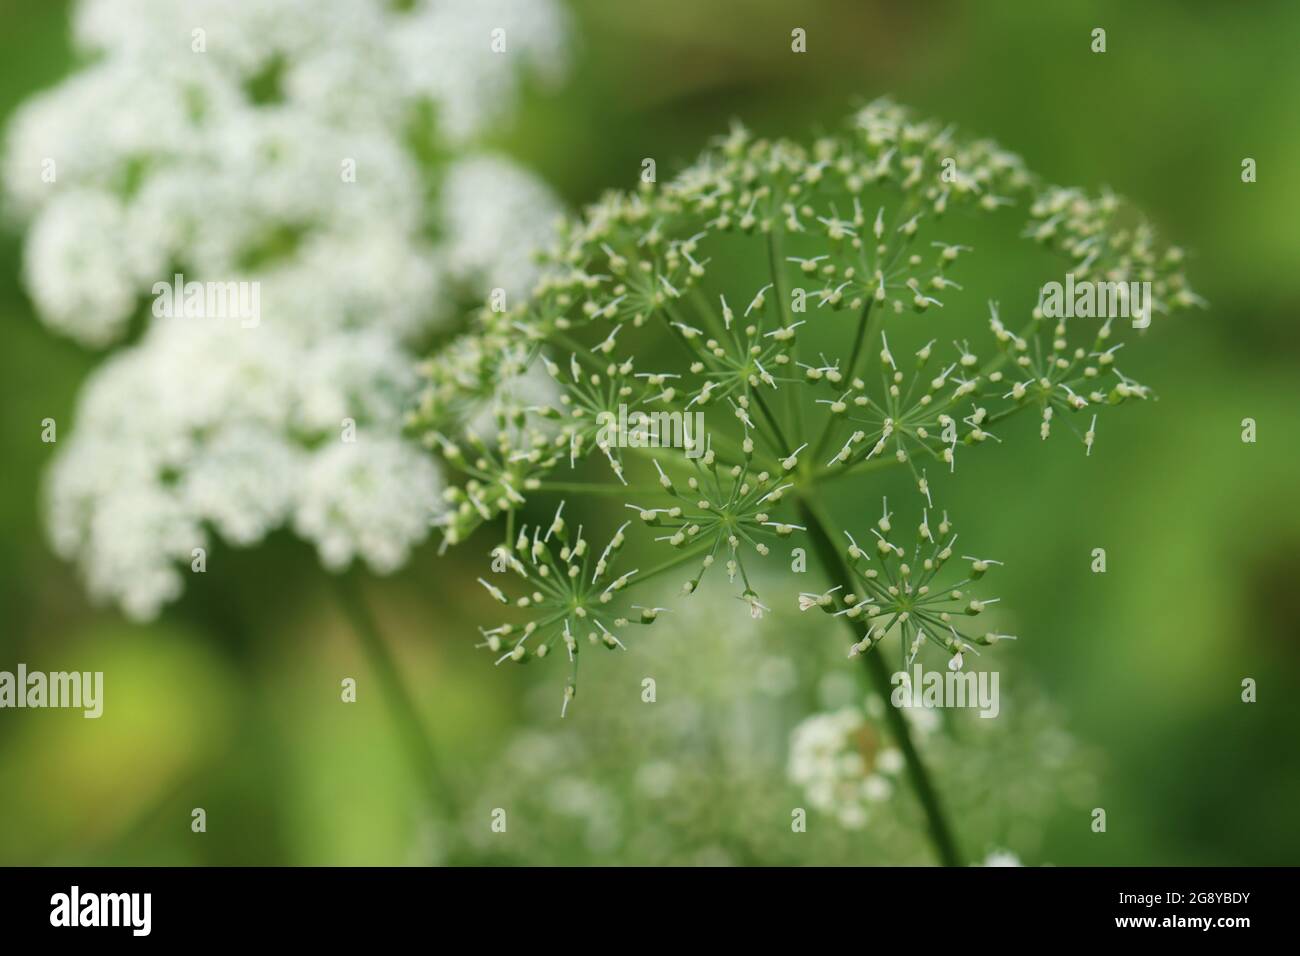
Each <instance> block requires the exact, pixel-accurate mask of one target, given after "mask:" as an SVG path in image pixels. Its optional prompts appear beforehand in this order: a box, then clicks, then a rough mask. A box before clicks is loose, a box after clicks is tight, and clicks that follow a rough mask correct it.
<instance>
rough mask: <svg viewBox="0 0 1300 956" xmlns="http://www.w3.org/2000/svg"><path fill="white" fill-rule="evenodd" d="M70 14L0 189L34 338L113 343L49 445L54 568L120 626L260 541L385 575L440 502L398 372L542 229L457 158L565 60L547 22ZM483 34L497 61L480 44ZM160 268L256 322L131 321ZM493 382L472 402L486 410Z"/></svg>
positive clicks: (489, 164) (369, 4) (427, 12)
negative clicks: (119, 615)
mask: <svg viewBox="0 0 1300 956" xmlns="http://www.w3.org/2000/svg"><path fill="white" fill-rule="evenodd" d="M75 11H76V12H75V17H74V31H75V37H76V41H77V44H78V47H79V49H80V50H82V51H83V52H85V53H86V54H88V59H89V62H88V64H87V65H86V66H85V67H84V68H83V69H81V70H80V71H79V72H77V73H76V74H74V75H73V76H72V77H70V78H69V79H67V80H66V81H64V82H63V83H62V84H60V85H59V86H57V87H55V88H54V89H53V90H50V91H48V92H46V93H43V94H41V95H39V96H37V97H35V98H33V99H32V100H31V101H30V102H28V103H27V104H25V105H23V106H22V107H21V108H20V109H19V110H18V112H17V113H16V115H15V118H14V120H13V122H12V124H11V125H10V127H9V129H8V131H7V137H6V144H5V153H4V166H3V173H4V182H3V186H4V190H5V193H6V197H7V199H8V200H9V202H8V203H7V206H8V207H9V208H10V209H11V210H12V211H13V212H14V213H15V215H16V218H17V220H18V222H19V223H20V224H21V225H23V226H25V227H26V237H25V243H24V280H25V284H26V286H27V289H28V291H29V293H30V295H31V297H32V300H33V302H34V303H35V306H36V310H37V313H38V314H39V316H40V317H41V319H42V320H43V321H44V322H45V323H46V324H47V325H48V326H50V327H51V328H52V329H55V330H56V331H58V332H60V333H63V334H66V335H68V336H70V337H72V338H74V339H75V340H77V341H78V342H80V343H82V344H85V345H88V346H96V347H104V346H108V345H111V344H114V343H118V342H122V341H123V340H129V344H128V345H127V347H125V348H124V349H122V350H121V351H120V352H118V353H117V354H115V355H114V356H113V357H111V358H110V359H109V360H108V361H106V362H105V363H104V365H103V366H102V367H101V368H100V369H98V370H97V371H96V372H95V373H94V374H93V375H92V376H91V379H90V381H89V383H88V384H87V386H86V389H85V391H84V393H83V394H82V396H81V398H80V400H79V402H78V403H77V412H76V415H75V421H74V427H73V429H72V431H71V437H70V438H65V435H67V434H68V432H66V431H64V430H63V429H60V436H59V437H60V438H61V439H63V441H61V442H60V444H59V450H58V454H57V455H56V458H55V460H54V463H53V465H52V468H51V473H50V480H49V484H48V489H47V492H48V493H47V507H46V510H47V513H48V524H49V527H50V532H51V537H52V540H53V543H54V546H55V548H56V550H57V551H58V553H59V554H60V555H61V556H63V557H65V558H67V559H69V560H74V561H76V562H77V563H78V564H79V565H80V566H81V569H82V571H83V573H84V575H85V577H86V580H87V583H88V585H89V589H90V591H91V593H92V595H93V596H94V597H96V598H98V599H106V600H111V601H113V602H115V603H117V604H120V605H121V606H122V607H123V609H124V610H126V611H127V612H128V613H129V614H130V615H132V616H133V617H140V618H147V617H151V616H153V615H155V614H156V613H157V612H158V611H159V609H160V608H161V607H162V606H163V605H164V604H165V603H167V602H168V601H171V600H173V599H175V598H176V597H177V596H178V595H179V594H180V593H181V591H182V589H183V582H184V579H185V573H186V570H185V569H186V566H188V565H190V563H191V561H192V556H193V553H194V550H195V549H198V548H207V547H208V546H209V545H210V543H211V539H212V538H213V537H219V538H221V539H223V540H225V541H226V542H228V543H230V544H234V545H237V546H247V545H251V544H254V543H256V542H258V541H260V540H261V539H262V538H264V537H265V536H266V535H267V534H268V533H270V532H271V531H272V530H274V529H276V528H278V527H282V526H287V527H291V528H292V529H293V530H294V531H295V532H296V533H298V534H299V535H301V536H302V537H304V538H306V539H307V540H309V541H311V542H312V543H314V544H315V545H316V547H317V550H318V552H319V555H320V558H321V561H322V563H323V564H325V565H326V566H327V567H328V568H331V569H341V568H343V567H345V566H347V565H348V564H349V563H350V562H352V561H354V560H363V561H365V562H366V564H367V565H368V566H369V567H370V568H371V569H373V570H375V571H376V572H380V573H386V572H389V571H392V570H394V569H396V568H397V567H400V566H401V565H402V564H403V563H404V562H405V560H406V559H407V556H408V554H409V552H410V550H411V549H412V548H413V547H414V546H416V545H417V544H419V543H420V542H421V541H422V540H424V539H425V538H426V537H427V536H428V533H429V527H430V526H429V521H430V518H431V516H432V515H434V514H436V513H438V512H439V511H440V510H441V508H442V507H443V505H442V502H441V498H440V491H441V489H442V484H443V483H442V479H441V476H440V474H439V469H438V467H437V465H436V463H435V462H434V461H432V460H431V459H430V458H429V456H428V455H426V454H425V453H424V452H423V451H422V449H421V448H420V445H419V443H418V442H417V441H413V440H411V439H410V438H408V437H406V436H404V435H403V434H402V424H403V421H404V419H405V417H406V415H407V414H408V412H409V408H410V406H411V405H412V404H413V403H414V401H415V398H416V394H417V391H418V387H419V384H420V379H419V377H418V375H417V373H416V371H415V364H416V362H415V358H414V356H415V354H416V350H417V349H421V350H422V349H424V348H426V347H427V343H428V342H429V341H430V340H431V338H432V337H433V335H435V334H439V333H440V332H442V331H443V330H445V326H446V323H447V322H448V321H449V320H450V319H451V318H452V317H453V316H455V315H456V314H457V313H458V303H459V302H467V301H478V300H480V299H481V298H482V297H483V296H484V294H485V293H486V291H487V290H488V289H492V288H500V289H502V290H504V291H505V292H506V293H507V294H510V295H516V296H518V295H523V294H524V293H525V292H526V291H527V289H528V288H529V287H530V286H531V284H532V282H533V281H534V280H535V278H536V275H537V269H536V267H535V265H533V264H532V261H531V258H530V257H531V254H532V251H533V249H534V247H536V246H538V245H542V244H544V242H545V241H546V240H547V238H548V236H549V235H550V233H551V231H552V228H553V220H554V218H555V217H556V215H557V213H558V211H559V205H558V203H557V202H556V200H555V199H554V198H553V197H552V195H551V193H550V191H549V190H548V189H547V188H546V187H545V186H544V185H543V184H542V183H541V182H539V181H538V180H537V179H536V177H534V176H533V175H532V174H531V173H529V172H527V171H526V170H523V169H521V168H520V167H518V166H517V165H516V164H514V163H513V162H511V161H509V160H506V159H504V158H501V157H499V156H495V155H491V154H486V153H483V152H481V151H480V150H479V149H477V148H476V147H475V146H474V145H473V138H474V134H475V133H476V131H477V130H478V129H480V128H481V127H482V125H483V124H484V123H487V122H489V121H490V120H493V119H494V118H497V119H499V118H501V117H503V116H505V115H508V113H509V108H510V106H511V104H512V102H513V100H514V96H513V92H514V89H515V87H516V84H517V81H518V71H519V68H520V67H521V66H523V67H524V68H528V67H543V68H544V69H543V70H542V72H545V73H547V74H549V75H554V73H555V72H556V70H557V69H559V68H561V67H562V56H561V54H562V53H563V47H564V37H565V32H566V30H565V18H564V16H563V15H562V12H561V11H560V9H559V8H558V7H557V6H556V5H555V4H554V3H552V2H551V0H528V2H523V0H494V2H491V3H482V2H479V0H416V2H414V3H409V4H392V3H388V2H386V0H348V2H343V0H330V2H326V3H321V2H318V0H285V2H279V3H265V2H260V0H177V2H169V3H161V4H160V3H155V2H151V0H81V2H80V3H78V4H77V6H76V8H75ZM497 28H500V29H504V30H506V31H507V34H508V36H509V41H508V42H509V43H510V50H511V54H512V55H511V56H509V57H502V56H499V55H496V54H494V53H493V52H492V51H491V49H490V48H489V46H488V44H487V42H486V40H485V38H486V37H488V36H489V34H490V32H491V30H493V29H497ZM122 104H130V105H129V108H126V109H124V108H123V105H122ZM177 274H180V275H181V277H182V280H183V282H184V283H186V284H187V285H188V284H190V283H199V284H203V285H207V286H210V287H211V286H218V287H220V288H222V289H225V288H228V287H229V286H232V285H235V284H239V285H241V286H243V287H245V288H247V289H249V290H255V291H256V300H255V301H256V303H257V307H256V309H255V311H254V312H253V313H251V314H248V315H244V314H239V315H230V314H225V315H207V314H205V315H203V316H202V317H196V316H191V315H182V314H176V313H178V312H180V311H182V310H181V309H180V307H179V303H177V304H176V305H175V306H174V307H173V310H172V311H171V312H169V311H168V310H167V309H165V308H164V309H161V310H160V309H158V308H156V306H157V304H158V302H157V300H155V303H154V306H155V307H151V306H150V305H149V304H148V301H147V300H148V298H149V297H150V296H151V295H156V294H157V293H158V291H159V290H158V288H157V285H158V284H160V283H161V284H162V285H164V286H167V287H171V286H172V285H173V282H174V281H181V280H175V277H176V276H177ZM200 298H203V297H202V296H200ZM241 301H242V300H241ZM247 304H251V294H250V301H249V302H248V303H247ZM227 311H229V309H228V310H227ZM137 329H141V331H139V332H138V334H136V330H137ZM462 345H464V343H463V342H462V343H459V344H458V345H457V346H456V348H457V350H459V349H460V347H461V346H462ZM544 378H545V376H543V380H544ZM519 384H520V386H521V388H522V387H523V385H524V384H526V379H521V382H520V383H519ZM506 388H507V390H506V392H505V393H503V394H502V395H501V396H500V397H499V398H496V397H494V396H493V394H492V391H491V390H490V389H489V390H488V391H487V393H486V394H484V395H481V396H480V401H481V402H482V403H484V407H486V408H490V407H492V406H493V405H494V403H498V402H499V403H503V404H509V403H510V402H511V401H512V400H513V397H512V396H513V395H514V394H516V391H515V388H514V384H513V383H507V386H506ZM480 411H481V410H480ZM60 425H62V423H60Z"/></svg>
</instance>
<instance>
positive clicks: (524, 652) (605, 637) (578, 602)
mask: <svg viewBox="0 0 1300 956" xmlns="http://www.w3.org/2000/svg"><path fill="white" fill-rule="evenodd" d="M626 527H627V526H626V525H624V526H623V527H622V528H619V529H618V531H616V532H615V533H614V536H613V538H611V539H610V542H609V544H608V545H606V546H605V549H604V550H603V551H601V552H600V554H599V555H596V554H595V553H594V552H593V551H592V549H591V548H590V547H589V546H588V544H587V539H586V538H584V537H583V536H582V527H581V526H579V527H578V530H577V532H576V534H574V535H573V536H572V537H570V535H569V531H568V526H567V524H566V523H565V521H564V504H563V502H561V504H560V506H559V508H558V509H557V510H556V512H555V517H554V519H552V521H551V523H550V524H549V525H548V526H547V527H546V528H545V529H543V528H542V527H541V526H537V527H534V528H533V530H532V533H531V534H530V533H529V531H528V528H527V526H521V527H520V529H519V533H518V536H517V537H516V539H515V540H514V542H513V543H511V544H502V545H499V546H498V547H497V548H496V549H495V550H494V552H493V555H492V562H493V567H494V569H498V570H500V571H503V572H504V571H510V572H513V573H514V574H516V575H518V576H519V577H520V578H521V579H522V580H523V582H524V584H523V587H524V594H523V595H522V596H521V597H518V598H516V599H515V600H513V601H511V599H510V598H509V597H507V596H506V593H505V591H504V590H503V589H502V588H500V587H498V586H497V585H495V584H493V583H492V582H490V581H488V580H486V579H485V578H479V583H480V584H482V585H483V587H484V588H485V589H486V590H487V592H488V594H490V595H491V596H492V599H493V600H494V601H497V602H499V603H501V604H505V605H513V606H514V607H516V608H518V609H520V610H523V611H527V612H528V614H529V615H530V617H529V620H528V621H527V622H525V623H524V624H523V625H522V626H520V625H517V624H513V623H505V624H501V625H499V626H497V627H493V628H481V629H480V633H481V634H482V635H483V642H482V643H481V644H480V645H479V646H480V647H486V648H487V649H488V650H489V651H491V652H492V653H494V654H497V655H498V656H497V659H496V662H497V663H498V664H502V663H504V662H506V661H514V662H516V663H524V662H526V661H529V660H531V659H533V658H543V657H546V656H547V655H549V654H551V653H553V652H554V651H556V650H559V649H562V650H563V651H564V652H565V653H566V654H567V655H568V658H569V663H570V672H569V680H568V683H567V684H566V685H565V688H564V705H563V707H562V708H561V710H560V714H561V716H563V715H564V714H565V712H566V711H567V710H568V707H569V701H571V700H572V699H573V697H574V695H575V694H576V693H577V690H578V653H579V649H580V648H581V646H582V644H583V643H584V642H585V643H587V644H591V645H603V646H604V647H607V648H609V649H611V650H612V649H615V648H618V649H622V650H626V649H627V648H626V646H625V645H624V644H623V642H622V641H621V640H620V639H619V637H618V632H619V631H621V630H622V629H623V628H625V627H627V626H628V625H629V624H631V623H636V624H652V623H653V622H654V621H655V618H656V617H657V616H658V614H659V612H660V611H662V610H665V609H664V608H636V607H633V608H632V610H633V611H634V612H636V613H634V614H633V616H631V617H629V616H626V615H624V614H618V613H616V612H615V611H614V610H613V608H615V607H617V606H619V604H620V603H621V601H620V599H621V595H620V592H621V591H622V590H623V589H624V588H625V587H626V586H627V584H628V582H629V581H630V580H631V579H632V576H633V575H635V574H636V573H637V572H636V569H633V570H631V571H624V572H622V573H621V574H615V573H614V564H615V563H616V561H617V559H618V554H619V552H620V551H621V550H622V548H623V545H624V543H625V542H626V538H625V537H624V535H623V531H624V529H625V528H626Z"/></svg>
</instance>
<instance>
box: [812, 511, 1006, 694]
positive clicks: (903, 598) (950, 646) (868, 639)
mask: <svg viewBox="0 0 1300 956" xmlns="http://www.w3.org/2000/svg"><path fill="white" fill-rule="evenodd" d="M893 517H894V515H893V512H891V511H890V510H889V501H888V499H882V509H881V516H880V519H879V520H878V521H877V522H876V523H875V527H872V528H871V529H870V530H869V534H870V536H871V537H870V539H868V540H869V541H870V543H869V544H867V545H866V546H865V547H863V546H860V545H859V544H858V542H857V540H856V539H855V538H854V536H853V535H852V534H851V533H850V532H848V531H845V532H844V536H845V537H846V538H848V540H849V546H848V548H847V551H846V555H847V559H848V568H849V570H850V571H851V572H852V574H853V579H852V580H851V581H849V582H848V583H847V584H840V585H836V586H835V587H834V588H832V589H831V590H829V591H826V592H824V593H822V594H803V595H800V598H799V606H800V608H801V609H802V610H809V609H811V608H813V607H819V608H822V609H823V610H825V611H827V612H829V613H832V614H835V615H836V616H843V617H846V618H848V619H849V620H850V621H854V622H859V623H860V624H861V625H862V626H863V628H864V631H863V633H862V636H861V638H860V639H859V640H858V641H856V642H855V643H854V644H853V645H852V646H851V647H850V648H849V656H850V657H854V656H856V655H858V654H864V653H866V652H867V651H869V650H871V649H872V648H873V647H875V646H876V645H878V644H880V643H881V642H882V641H884V640H885V638H886V636H887V635H891V634H897V635H898V638H899V641H900V644H901V651H902V653H901V660H902V666H903V667H904V668H907V667H910V666H911V665H912V663H913V662H914V661H915V660H916V658H917V656H918V655H919V654H920V652H921V650H922V649H923V648H924V647H925V646H926V645H927V644H929V645H933V646H935V647H938V648H939V649H941V650H942V651H943V652H944V653H946V654H947V655H948V667H949V668H950V669H952V670H961V668H962V667H963V665H964V664H965V661H966V655H968V654H978V653H979V648H981V647H989V646H992V645H993V644H996V643H998V642H999V641H1006V640H1015V638H1014V637H1013V636H1011V635H1009V634H1000V633H998V632H996V631H992V630H982V631H981V630H979V629H975V628H973V625H974V624H975V623H976V622H977V621H978V620H979V619H980V618H981V616H982V615H983V613H984V611H985V609H986V608H988V606H989V605H991V604H996V603H997V602H998V598H988V597H984V598H981V597H977V596H976V595H975V594H974V593H973V591H972V587H973V586H975V585H976V582H978V581H980V579H981V578H983V577H984V575H985V574H987V573H988V571H989V570H990V569H991V568H992V567H994V566H996V565H1000V564H1001V563H1002V562H1000V561H994V560H992V559H990V558H976V557H971V556H969V555H963V556H962V557H961V558H960V559H958V558H957V557H956V556H955V555H956V552H955V551H954V548H955V546H956V544H957V533H956V531H955V530H954V529H953V526H952V523H951V522H950V521H949V520H948V513H947V512H943V513H942V515H941V516H940V517H939V518H938V520H937V521H934V522H932V519H931V515H930V512H929V509H924V510H923V511H922V514H921V520H920V523H919V524H918V525H917V526H916V537H915V543H914V545H913V546H912V547H911V548H910V549H909V548H906V547H904V546H903V545H901V544H899V543H898V540H899V538H900V537H901V535H899V534H898V533H897V529H896V528H895V526H894V522H893ZM957 561H960V562H961V564H962V571H960V572H958V574H957V575H953V574H951V573H949V572H950V563H955V562H957ZM961 574H964V575H965V576H964V577H960V578H959V579H957V580H954V579H953V578H957V577H958V576H959V575H961ZM837 608H838V609H837Z"/></svg>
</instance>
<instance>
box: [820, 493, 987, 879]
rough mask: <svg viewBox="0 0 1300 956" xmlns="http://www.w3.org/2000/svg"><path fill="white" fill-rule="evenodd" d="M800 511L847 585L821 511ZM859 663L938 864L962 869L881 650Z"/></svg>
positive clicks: (858, 628) (831, 571)
mask: <svg viewBox="0 0 1300 956" xmlns="http://www.w3.org/2000/svg"><path fill="white" fill-rule="evenodd" d="M799 510H800V513H801V515H802V518H803V521H804V524H805V525H807V527H808V536H809V538H811V539H812V543H813V548H814V550H816V552H817V556H818V559H819V560H820V562H821V565H822V568H823V570H824V571H825V572H826V574H827V575H828V576H829V577H831V578H833V579H835V580H836V581H837V582H839V583H843V584H846V585H847V583H848V582H849V581H851V580H852V578H851V577H850V570H849V568H848V566H847V565H846V564H845V562H844V559H843V558H842V557H841V553H840V549H839V548H837V547H836V546H835V543H834V542H833V541H831V538H830V526H829V524H828V522H827V521H826V519H825V517H824V515H823V514H822V512H821V509H820V508H819V507H818V506H817V504H816V503H815V502H813V501H810V500H809V499H808V498H806V497H802V496H801V497H800V500H799ZM844 621H845V622H846V623H847V624H848V626H849V627H850V628H851V629H852V630H853V632H854V634H855V635H857V637H858V638H859V639H861V638H862V637H863V636H865V634H866V626H865V625H863V624H858V623H857V622H855V621H851V620H849V618H848V617H845V618H844ZM862 663H863V666H864V667H865V668H866V671H867V677H868V679H869V681H870V682H871V686H872V689H873V690H875V692H876V693H877V694H879V695H880V696H881V698H882V699H883V700H884V701H885V702H886V706H885V721H886V723H888V725H889V730H890V733H892V734H893V737H894V740H895V741H896V742H897V744H898V749H899V750H900V751H902V753H903V759H904V760H905V761H906V763H907V773H908V777H909V778H910V779H911V781H912V786H913V788H914V789H915V790H916V796H917V799H918V800H920V802H921V809H922V810H923V811H924V812H925V818H926V823H927V824H928V826H929V829H930V840H931V842H932V843H933V844H934V850H935V853H936V854H937V855H938V857H939V862H940V863H942V864H943V865H944V866H961V854H960V852H959V851H958V849H957V842H956V839H955V838H954V837H953V833H952V828H951V827H950V826H949V824H948V819H947V816H946V814H945V813H944V809H943V804H942V802H941V801H940V799H939V794H938V791H937V790H936V789H935V786H934V782H933V781H932V780H931V778H930V774H929V771H927V770H926V767H925V763H924V762H923V761H922V760H921V755H920V753H919V752H918V751H917V749H916V745H915V744H914V743H913V741H912V734H911V728H910V727H909V726H908V723H907V719H906V718H905V717H904V716H903V712H902V711H901V710H899V709H898V708H897V707H892V706H889V704H888V702H889V699H890V694H891V692H892V690H893V686H892V684H891V682H890V674H889V667H888V666H887V665H886V664H885V659H884V656H883V655H882V654H881V653H880V651H878V650H875V649H873V650H871V651H868V652H867V653H865V654H863V655H862Z"/></svg>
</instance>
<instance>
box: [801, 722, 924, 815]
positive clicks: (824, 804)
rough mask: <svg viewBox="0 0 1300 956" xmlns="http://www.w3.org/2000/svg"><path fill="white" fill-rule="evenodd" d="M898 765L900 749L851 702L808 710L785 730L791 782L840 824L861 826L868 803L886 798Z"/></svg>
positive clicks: (814, 804) (867, 812)
mask: <svg viewBox="0 0 1300 956" xmlns="http://www.w3.org/2000/svg"><path fill="white" fill-rule="evenodd" d="M902 769H903V755H902V753H901V752H900V751H899V750H898V749H897V748H895V747H892V746H885V745H884V744H883V741H882V739H881V736H880V731H879V730H878V729H877V728H876V726H875V725H873V724H872V723H871V722H869V721H868V720H867V718H866V715H865V714H864V713H863V712H862V710H861V709H860V708H857V707H846V708H843V709H842V710H837V711H834V712H832V713H828V714H814V715H813V716H812V717H809V718H808V719H807V720H805V721H804V722H803V723H801V724H800V725H799V726H798V727H796V728H795V729H794V732H793V733H792V734H791V735H790V764H789V773H790V780H791V782H792V783H794V784H797V785H798V786H800V787H802V788H803V791H804V793H805V794H806V795H807V797H808V802H809V803H811V804H812V805H813V806H814V807H815V808H817V809H818V810H821V811H823V812H825V813H830V814H833V815H834V817H835V819H836V820H837V821H838V822H839V824H840V825H841V826H843V827H845V828H846V829H850V830H860V829H861V828H862V827H864V826H866V824H867V821H868V819H869V816H870V809H871V806H872V804H878V803H883V802H884V801H886V800H888V799H889V797H890V796H891V795H892V794H893V792H894V780H895V778H896V777H897V776H898V774H899V772H900V771H902Z"/></svg>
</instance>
